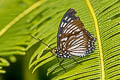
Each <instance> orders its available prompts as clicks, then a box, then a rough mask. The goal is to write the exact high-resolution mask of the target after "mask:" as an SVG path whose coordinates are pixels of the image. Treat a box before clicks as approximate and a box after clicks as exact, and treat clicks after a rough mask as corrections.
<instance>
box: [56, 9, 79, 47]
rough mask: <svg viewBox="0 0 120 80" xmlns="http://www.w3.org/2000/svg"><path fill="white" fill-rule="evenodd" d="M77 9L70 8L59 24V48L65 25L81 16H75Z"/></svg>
mask: <svg viewBox="0 0 120 80" xmlns="http://www.w3.org/2000/svg"><path fill="white" fill-rule="evenodd" d="M75 14H76V11H75V10H74V9H71V8H70V9H69V10H68V11H67V12H66V13H65V14H64V16H63V18H62V20H61V22H60V25H59V29H58V34H57V47H58V48H59V46H60V45H59V44H60V37H61V34H62V32H63V30H64V27H65V26H67V25H68V24H69V23H70V22H72V21H73V20H75V19H78V20H79V17H76V16H75Z"/></svg>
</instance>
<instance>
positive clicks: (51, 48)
mask: <svg viewBox="0 0 120 80" xmlns="http://www.w3.org/2000/svg"><path fill="white" fill-rule="evenodd" d="M31 37H32V38H34V39H35V40H38V41H40V42H42V43H43V44H44V45H46V46H47V47H48V48H50V49H51V50H52V48H51V47H50V46H49V45H47V44H46V43H44V42H43V41H42V40H41V39H39V38H35V37H34V36H33V35H31Z"/></svg>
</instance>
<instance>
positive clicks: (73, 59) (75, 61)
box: [72, 57, 80, 64]
mask: <svg viewBox="0 0 120 80" xmlns="http://www.w3.org/2000/svg"><path fill="white" fill-rule="evenodd" d="M72 59H73V60H74V61H75V62H76V63H77V64H80V62H78V61H77V60H76V59H74V58H73V57H72Z"/></svg>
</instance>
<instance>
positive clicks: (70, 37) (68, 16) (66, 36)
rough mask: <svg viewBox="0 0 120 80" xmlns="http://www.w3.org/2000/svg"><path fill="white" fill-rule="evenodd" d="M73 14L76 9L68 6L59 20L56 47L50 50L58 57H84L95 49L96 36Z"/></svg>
mask: <svg viewBox="0 0 120 80" xmlns="http://www.w3.org/2000/svg"><path fill="white" fill-rule="evenodd" d="M75 14H76V11H75V10H74V9H71V8H70V9H69V10H68V11H67V12H66V13H65V14H64V16H63V18H62V20H61V22H60V25H59V29H58V33H57V49H53V50H52V51H51V52H52V53H53V54H55V55H56V56H57V57H59V58H71V57H72V56H79V57H84V56H86V55H87V54H88V53H91V52H93V51H94V50H95V46H94V42H95V40H96V38H94V37H93V35H92V34H90V33H89V32H88V31H87V30H86V29H85V28H84V25H83V23H82V21H81V20H80V18H79V17H76V16H75Z"/></svg>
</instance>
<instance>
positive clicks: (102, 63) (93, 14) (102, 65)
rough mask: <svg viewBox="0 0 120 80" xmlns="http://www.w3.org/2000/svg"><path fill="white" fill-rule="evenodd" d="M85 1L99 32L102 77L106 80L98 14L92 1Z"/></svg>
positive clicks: (97, 32)
mask: <svg viewBox="0 0 120 80" xmlns="http://www.w3.org/2000/svg"><path fill="white" fill-rule="evenodd" d="M85 1H86V4H87V6H88V9H89V11H90V13H91V16H92V17H93V21H94V24H95V29H96V34H97V40H98V46H99V51H100V63H101V79H102V80H105V71H104V60H103V52H102V43H101V38H100V31H99V26H98V21H97V18H96V14H95V12H94V9H93V7H92V5H91V3H90V1H89V0H85Z"/></svg>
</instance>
